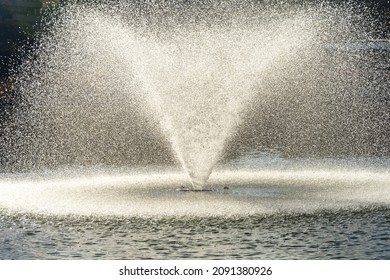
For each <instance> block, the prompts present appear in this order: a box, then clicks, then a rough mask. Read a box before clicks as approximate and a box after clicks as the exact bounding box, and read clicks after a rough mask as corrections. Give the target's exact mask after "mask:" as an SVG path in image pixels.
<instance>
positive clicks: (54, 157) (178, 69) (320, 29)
mask: <svg viewBox="0 0 390 280" xmlns="http://www.w3.org/2000/svg"><path fill="white" fill-rule="evenodd" d="M130 2H131V1H130ZM99 3H100V4H97V3H92V4H84V5H77V4H74V5H73V4H72V5H67V6H63V7H60V8H59V9H58V10H56V14H55V16H52V15H51V16H50V17H49V18H48V20H47V22H46V28H45V29H44V31H43V32H42V34H41V36H40V38H39V40H38V43H37V45H36V46H35V48H34V50H33V51H32V52H31V53H29V54H27V55H26V60H25V62H24V64H23V65H22V66H21V67H20V68H19V70H18V73H17V74H16V79H17V88H18V91H19V92H20V99H21V102H20V104H21V106H20V108H19V109H18V110H19V111H18V114H17V118H16V120H15V122H14V123H13V128H11V129H10V133H9V135H8V136H9V139H11V146H12V150H13V151H14V152H15V153H7V157H8V158H9V161H10V162H12V163H13V164H14V165H17V166H21V167H24V168H27V169H34V168H36V167H39V166H41V167H42V166H43V167H44V168H47V167H49V168H51V167H53V166H58V165H64V164H65V165H67V164H72V165H97V164H101V163H103V164H107V163H108V164H111V165H124V162H125V163H128V162H131V163H132V164H133V165H135V166H139V165H142V164H150V163H154V162H155V159H156V158H159V160H156V161H160V162H161V161H163V162H165V163H167V162H168V163H170V161H172V159H171V154H169V153H168V152H167V150H168V149H171V150H172V151H173V154H174V155H175V158H176V159H177V160H178V162H179V163H180V164H181V166H182V168H183V169H184V170H185V171H186V173H187V174H188V177H189V178H190V181H191V183H192V185H193V187H194V188H195V189H202V188H203V187H204V186H205V185H206V183H207V181H208V178H209V177H210V175H211V173H212V170H213V168H214V166H215V165H216V164H217V163H218V162H219V161H220V159H221V158H222V157H223V156H224V152H225V149H226V145H227V142H228V141H230V139H232V138H233V137H235V136H236V135H235V134H236V132H237V130H238V127H240V124H241V123H242V122H243V120H244V119H245V118H247V115H248V112H247V111H249V110H250V108H251V107H252V105H253V104H256V103H261V102H262V99H264V98H265V97H266V96H272V95H273V93H274V92H275V91H276V90H275V88H276V87H277V85H279V84H281V82H282V81H284V80H285V79H286V77H288V76H289V75H290V74H296V73H301V72H302V71H303V70H304V72H302V73H303V74H302V75H305V73H306V72H305V71H308V72H310V71H311V72H310V75H309V76H307V77H305V85H306V84H315V82H316V78H318V77H320V76H323V75H324V74H329V72H330V71H333V69H332V67H329V68H318V67H316V66H317V65H323V63H324V61H325V60H326V59H327V58H328V57H327V56H326V52H327V50H325V49H324V44H325V42H326V43H331V42H332V41H334V40H340V38H341V39H344V40H351V38H355V37H356V36H355V35H356V34H358V33H359V34H363V33H364V32H363V31H362V30H361V29H359V32H358V33H356V32H354V30H352V29H351V26H352V24H351V22H352V21H353V20H351V22H346V21H339V19H340V18H344V17H343V15H346V14H348V13H350V11H342V9H337V10H336V9H333V8H324V7H323V6H321V7H320V8H316V7H304V8H302V7H299V8H296V7H295V8H293V7H287V8H288V9H287V11H288V12H285V13H282V12H281V10H283V8H284V7H282V9H281V8H277V7H276V8H275V7H273V8H267V9H264V6H261V5H260V6H256V5H253V4H251V3H250V2H245V1H244V2H243V3H241V4H240V3H236V2H235V1H232V2H226V3H225V2H224V3H220V4H212V3H205V4H185V3H181V2H178V3H154V4H153V3H149V2H148V1H146V2H145V3H143V2H142V3H128V2H127V1H124V2H120V4H118V5H112V4H107V3H106V4H104V3H103V4H102V3H101V2H99ZM335 11H337V13H336V15H334V12H335ZM331 15H332V16H331ZM348 15H349V14H348ZM352 18H353V17H352ZM184 19H185V20H184ZM359 28H360V25H359ZM354 36H355V37H354ZM359 36H360V35H359ZM321 59H322V60H321ZM319 62H321V63H319ZM326 62H327V61H326ZM332 65H333V64H332ZM352 66H354V64H353V63H349V64H347V65H346V66H345V67H346V68H348V69H351V67H352ZM352 69H353V68H352ZM324 70H326V71H325V72H324ZM327 71H329V72H327ZM270 83H272V84H274V85H275V86H274V87H271V88H270V87H269V84H270ZM264 89H266V90H265V91H263V90H264ZM286 92H287V91H286ZM319 98H322V97H319ZM168 146H170V148H169V147H168ZM164 149H165V150H164Z"/></svg>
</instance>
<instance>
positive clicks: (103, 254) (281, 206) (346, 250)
mask: <svg viewBox="0 0 390 280" xmlns="http://www.w3.org/2000/svg"><path fill="white" fill-rule="evenodd" d="M389 162H390V161H389V160H388V159H378V158H377V159H345V160H335V159H326V160H325V159H283V158H281V157H278V156H275V155H269V154H262V153H256V154H248V155H246V156H244V157H241V158H240V159H237V160H235V161H232V162H230V163H229V164H225V165H223V166H219V167H218V168H216V170H215V172H214V173H213V175H212V177H211V178H210V184H209V187H208V188H209V189H211V190H213V191H210V192H182V191H177V190H176V189H177V188H180V187H181V186H188V179H187V178H186V175H185V174H183V173H182V172H180V170H178V169H168V168H162V167H159V168H157V167H148V168H146V169H137V170H130V169H103V168H101V167H100V168H99V169H97V168H90V169H72V168H68V169H66V170H65V169H63V170H56V171H50V172H49V171H46V172H42V173H36V174H17V175H15V174H3V175H1V177H0V208H1V210H0V258H1V259H198V258H199V259H390V240H389V238H390V174H389V170H390V169H389V166H390V165H389ZM224 187H228V189H225V188H224Z"/></svg>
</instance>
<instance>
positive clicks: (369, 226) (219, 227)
mask: <svg viewBox="0 0 390 280" xmlns="http://www.w3.org/2000/svg"><path fill="white" fill-rule="evenodd" d="M0 215H1V216H0V258H1V259H198V258H199V259H390V208H387V207H366V208H361V209H339V210H332V211H318V212H314V213H310V214H302V213H301V214H299V213H296V214H294V213H279V214H272V215H255V216H247V217H236V218H235V217H230V218H221V217H202V218H201V217H193V218H190V217H187V218H160V219H157V218H156V219H154V218H152V219H145V218H126V217H108V218H102V217H92V216H91V217H85V216H84V217H80V216H66V217H58V216H43V215H42V216H40V215H31V214H9V213H8V214H7V213H5V212H2V213H1V214H0Z"/></svg>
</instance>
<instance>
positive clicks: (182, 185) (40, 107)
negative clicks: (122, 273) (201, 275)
mask: <svg viewBox="0 0 390 280" xmlns="http://www.w3.org/2000/svg"><path fill="white" fill-rule="evenodd" d="M69 2H77V3H78V4H66V5H63V6H57V7H53V8H52V9H50V10H48V11H47V14H46V16H45V17H44V24H43V28H42V30H41V32H40V33H39V34H38V35H37V40H36V42H35V43H34V45H32V46H26V47H25V48H23V49H21V50H20V57H23V63H22V64H20V65H15V66H14V68H13V73H12V79H13V81H14V96H13V97H12V100H10V102H9V104H12V106H11V105H9V107H8V109H7V111H6V112H5V113H3V112H0V120H1V123H0V233H1V236H2V237H3V238H2V241H0V259H26V258H28V259H37V258H45V259H46V258H47V259H52V258H57V259H75V258H83V259H101V258H107V259H145V258H158V259H167V258H168V259H172V258H190V259H195V258H202V259H204V258H208V259H218V258H231V259H239V258H245V259H252V258H253V259H273V258H304V259H329V258H351V259H359V258H360V259H372V258H375V259H378V258H383V259H389V252H390V248H389V242H388V232H389V230H390V229H389V223H388V221H389V219H390V215H389V213H390V212H389V205H390V195H389V194H390V185H389V182H390V173H389V170H390V168H389V167H390V160H389V155H390V143H389V137H388V131H389V124H390V122H389V110H388V109H389V93H388V92H389V91H388V85H389V77H390V76H389V71H388V66H389V65H388V62H389V61H388V57H389V56H388V51H389V47H388V46H389V44H387V41H380V42H379V41H373V40H372V39H374V38H375V36H376V34H378V22H377V21H374V20H373V19H372V18H370V16H368V15H367V12H368V11H369V10H368V9H366V8H365V7H362V6H359V5H350V4H351V3H349V2H348V4H345V5H341V6H340V5H333V4H332V3H328V2H321V3H318V4H308V2H310V3H312V2H315V1H302V3H303V4H296V5H293V4H291V5H290V4H288V3H286V2H289V1H277V0H275V1H234V0H232V1H211V0H204V1H125V0H123V1H122V0H121V1H109V0H104V1H69ZM112 2H115V4H113V3H112ZM258 2H260V3H258ZM290 2H299V1H290ZM337 2H338V1H337ZM177 189H178V190H187V191H185V192H182V191H179V192H177V191H175V190H177ZM189 190H190V191H189ZM192 190H195V191H196V192H193V191H192ZM205 190H212V191H208V192H206V191H205ZM367 237H369V238H367Z"/></svg>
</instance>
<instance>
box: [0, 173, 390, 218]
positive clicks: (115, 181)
mask: <svg viewBox="0 0 390 280" xmlns="http://www.w3.org/2000/svg"><path fill="white" fill-rule="evenodd" d="M183 185H184V186H186V185H188V180H187V178H186V175H185V174H183V173H181V172H179V171H177V170H165V172H161V170H159V171H156V172H153V171H148V172H147V173H144V172H135V171H134V170H133V171H131V170H127V171H126V172H123V170H122V171H115V170H106V171H103V170H101V169H100V170H95V171H92V170H90V171H89V172H85V171H84V172H80V171H72V172H70V171H65V172H64V171H62V172H59V171H58V172H51V174H48V173H46V174H35V175H34V174H27V175H20V174H19V175H17V176H16V175H8V176H5V175H2V177H1V178H0V208H2V209H5V210H7V211H11V212H27V213H37V214H49V215H50V214H54V215H95V216H112V215H113V216H136V217H164V216H174V217H180V216H247V215H264V214H271V213H279V212H288V213H292V212H313V211H318V210H323V209H334V210H335V209H336V210H337V209H340V208H359V207H362V206H373V205H374V206H378V205H382V206H390V173H389V172H388V170H384V169H377V170H375V169H374V170H373V169H367V168H366V169H365V168H356V169H343V170H337V169H334V168H333V169H332V168H319V167H317V168H316V167H313V168H311V169H307V168H306V169H296V168H290V169H279V170H278V169H274V168H268V169H263V170H258V169H253V168H240V169H239V170H234V169H229V168H220V169H218V170H216V171H215V172H214V173H213V174H212V175H211V177H210V186H212V187H211V189H212V190H213V191H212V192H178V191H175V189H177V188H178V187H180V186H183ZM224 186H229V189H224V188H223V187H224Z"/></svg>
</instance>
